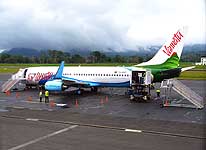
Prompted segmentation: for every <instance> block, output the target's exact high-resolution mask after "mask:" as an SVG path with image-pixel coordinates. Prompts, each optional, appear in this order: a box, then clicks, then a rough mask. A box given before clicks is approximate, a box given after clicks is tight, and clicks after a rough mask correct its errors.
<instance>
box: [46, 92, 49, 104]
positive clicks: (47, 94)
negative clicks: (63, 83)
mask: <svg viewBox="0 0 206 150" xmlns="http://www.w3.org/2000/svg"><path fill="white" fill-rule="evenodd" d="M45 103H49V91H47V90H46V91H45Z"/></svg>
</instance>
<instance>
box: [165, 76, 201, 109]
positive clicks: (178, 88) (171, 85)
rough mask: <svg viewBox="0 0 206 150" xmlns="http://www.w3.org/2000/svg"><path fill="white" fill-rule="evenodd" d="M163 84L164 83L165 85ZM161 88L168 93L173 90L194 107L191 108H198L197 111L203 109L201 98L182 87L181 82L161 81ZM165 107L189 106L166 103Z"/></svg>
mask: <svg viewBox="0 0 206 150" xmlns="http://www.w3.org/2000/svg"><path fill="white" fill-rule="evenodd" d="M164 82H166V84H165V83H164ZM161 88H167V90H168V91H170V92H171V89H173V90H174V91H175V92H177V93H178V94H180V95H181V96H183V97H184V98H185V99H187V100H188V101H189V102H191V103H192V104H193V106H194V107H192V108H198V109H202V108H204V101H203V98H202V97H201V96H200V95H198V94H197V93H196V92H194V91H193V90H192V89H190V88H189V87H187V86H186V85H184V84H183V83H182V82H180V81H178V80H177V79H169V80H164V81H162V83H161ZM167 106H181V107H184V106H186V107H188V106H189V105H183V104H177V103H176V104H175V103H170V104H168V103H167Z"/></svg>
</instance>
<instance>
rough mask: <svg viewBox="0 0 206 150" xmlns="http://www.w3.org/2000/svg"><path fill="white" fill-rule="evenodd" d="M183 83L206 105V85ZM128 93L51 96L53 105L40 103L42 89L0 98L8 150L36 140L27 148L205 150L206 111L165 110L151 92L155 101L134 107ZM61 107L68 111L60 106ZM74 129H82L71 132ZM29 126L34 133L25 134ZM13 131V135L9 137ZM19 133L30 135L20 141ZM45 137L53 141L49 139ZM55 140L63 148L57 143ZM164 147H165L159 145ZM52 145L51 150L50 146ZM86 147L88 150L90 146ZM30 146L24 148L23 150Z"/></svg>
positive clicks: (105, 90)
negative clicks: (39, 95) (130, 130)
mask: <svg viewBox="0 0 206 150" xmlns="http://www.w3.org/2000/svg"><path fill="white" fill-rule="evenodd" d="M8 78H9V75H8V74H1V75H0V79H1V80H0V84H2V83H3V82H5V81H6V80H7V79H8ZM181 82H182V83H184V84H185V85H187V86H189V87H190V88H191V89H193V90H194V91H195V92H197V93H198V94H200V95H201V96H202V97H203V98H204V100H205V84H206V81H192V80H182V81H181ZM156 86H159V84H156ZM126 91H127V89H124V88H117V89H110V88H102V89H100V90H99V91H98V93H96V94H95V93H92V92H90V91H89V90H88V91H87V90H86V91H85V92H84V93H83V94H82V95H76V94H75V93H73V92H67V93H61V94H55V93H51V94H50V103H49V104H45V103H44V102H41V103H40V102H39V98H38V91H37V90H36V89H29V90H26V91H19V92H11V93H10V94H8V93H7V94H5V93H0V120H1V122H3V124H1V130H2V131H1V133H3V136H0V138H1V139H2V140H1V141H2V145H3V146H2V149H9V148H11V147H16V146H17V145H22V143H23V144H25V143H27V141H33V139H37V141H36V142H35V141H34V143H32V142H31V143H32V144H28V145H26V146H25V147H26V148H27V149H52V147H53V149H68V148H69V149H85V148H87V149H105V148H106V149H137V148H140V149H169V148H168V145H170V148H171V149H174V148H175V149H183V148H187V149H202V148H203V146H204V140H205V138H204V137H205V134H204V133H205V126H206V125H205V124H206V122H205V114H206V109H205V108H204V109H202V110H198V109H192V108H179V107H166V108H160V103H161V101H160V100H158V99H156V94H155V91H152V92H151V93H152V100H151V101H149V102H147V103H136V102H130V100H129V97H128V96H127V95H125V92H126ZM163 92H164V91H161V93H163ZM172 97H174V98H176V99H180V97H179V96H178V95H177V94H176V93H172ZM61 104H66V105H67V106H68V107H65V108H63V107H60V105H61ZM57 105H58V106H57ZM32 119H33V120H32ZM35 119H36V120H35ZM74 125H77V126H78V127H75V128H74V129H70V128H69V127H70V126H74ZM24 127H25V128H26V130H27V131H28V134H27V133H23V128H24ZM29 127H30V128H29ZM67 128H68V129H67ZM102 128H103V129H102ZM127 128H129V129H138V130H141V131H143V133H142V134H141V135H139V134H138V135H137V134H134V133H132V135H131V133H124V132H123V131H125V129H127ZM10 129H11V132H8V131H9V130H10ZM61 129H65V130H66V131H65V130H63V132H62V134H63V135H57V136H56V135H54V136H53V134H52V133H53V132H55V131H59V130H60V131H61ZM16 130H18V131H16ZM70 130H71V131H70ZM41 131H43V132H41ZM64 131H65V132H64ZM29 133H30V134H29ZM13 134H17V135H21V134H23V135H25V136H24V137H21V138H19V139H18V138H16V137H15V136H13ZM50 134H52V136H51V137H50ZM65 134H66V135H65ZM45 135H49V136H48V137H47V136H46V137H44V136H45ZM86 135H88V137H87V136H86ZM111 135H113V136H111ZM38 137H43V139H42V141H41V140H39V141H38ZM64 137H67V139H68V141H71V142H68V145H67V144H65V143H66V141H65V138H64ZM95 137H97V138H96V139H95ZM104 137H106V138H104ZM118 137H119V138H118ZM154 138H155V140H154ZM40 139H41V138H40ZM151 139H153V140H151ZM76 140H79V142H78V141H76ZM147 140H149V141H150V142H149V143H150V144H151V147H150V146H149V145H148V144H145V141H147ZM54 141H57V143H56V144H54ZM137 141H139V143H138V142H137ZM166 141H168V142H166ZM177 141H178V142H177ZM161 142H162V144H158V143H161ZM48 143H50V144H51V146H49V145H47V144H48ZM92 143H93V144H92ZM183 143H190V144H188V145H187V144H183ZM45 144H46V145H45ZM86 144H88V145H87V146H88V147H85V145H86ZM105 144H106V145H107V146H105ZM167 144H168V145H167ZM175 144H176V145H175ZM32 145H34V147H33V146H32ZM104 146H105V147H104ZM152 146H153V147H152ZM25 147H24V145H23V147H20V148H19V149H21V148H22V149H25ZM0 148H1V147H0Z"/></svg>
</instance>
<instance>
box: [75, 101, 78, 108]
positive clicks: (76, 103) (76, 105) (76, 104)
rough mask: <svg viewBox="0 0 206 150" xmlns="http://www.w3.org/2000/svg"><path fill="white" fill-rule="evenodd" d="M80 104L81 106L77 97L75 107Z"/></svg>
mask: <svg viewBox="0 0 206 150" xmlns="http://www.w3.org/2000/svg"><path fill="white" fill-rule="evenodd" d="M78 106H79V104H78V101H77V99H76V102H75V107H78Z"/></svg>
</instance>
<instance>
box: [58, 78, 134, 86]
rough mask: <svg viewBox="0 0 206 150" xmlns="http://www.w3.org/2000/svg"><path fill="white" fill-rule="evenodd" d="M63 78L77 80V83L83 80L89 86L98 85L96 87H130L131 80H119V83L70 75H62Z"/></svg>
mask: <svg viewBox="0 0 206 150" xmlns="http://www.w3.org/2000/svg"><path fill="white" fill-rule="evenodd" d="M62 79H64V80H70V81H75V82H77V84H78V82H81V83H83V84H85V86H87V87H93V86H96V87H129V86H130V81H126V82H118V83H103V82H93V81H84V80H78V79H75V78H70V77H65V76H62Z"/></svg>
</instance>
